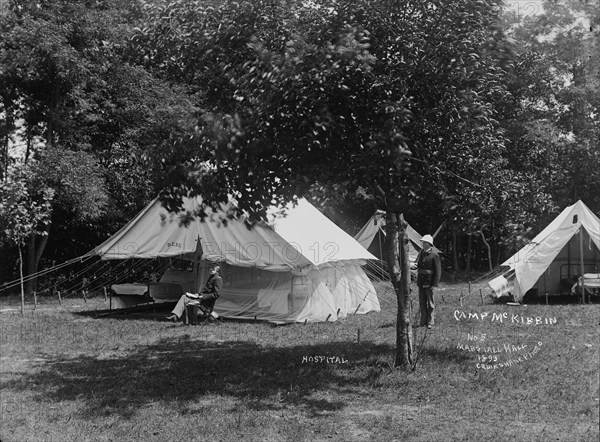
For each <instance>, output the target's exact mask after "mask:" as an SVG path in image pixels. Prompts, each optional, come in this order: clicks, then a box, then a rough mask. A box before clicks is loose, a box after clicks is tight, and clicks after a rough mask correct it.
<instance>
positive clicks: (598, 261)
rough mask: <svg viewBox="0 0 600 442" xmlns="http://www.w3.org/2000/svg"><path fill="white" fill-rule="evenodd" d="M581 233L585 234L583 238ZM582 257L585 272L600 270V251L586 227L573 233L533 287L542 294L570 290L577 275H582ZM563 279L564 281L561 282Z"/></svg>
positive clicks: (555, 293) (556, 293)
mask: <svg viewBox="0 0 600 442" xmlns="http://www.w3.org/2000/svg"><path fill="white" fill-rule="evenodd" d="M580 234H583V238H581V240H580V238H579V235H580ZM581 245H583V249H581ZM582 257H583V267H584V273H599V272H600V252H599V251H598V247H596V245H595V244H594V243H593V241H591V237H590V235H589V233H588V232H587V231H586V230H585V229H580V230H578V231H577V232H575V233H574V234H573V236H572V237H571V238H570V239H569V241H568V242H567V243H566V244H565V246H564V247H563V248H562V249H561V251H560V252H559V253H558V254H557V255H556V257H555V258H554V259H553V260H552V261H551V263H550V265H548V267H547V268H546V270H545V271H543V272H542V274H541V275H540V276H539V278H538V280H537V282H536V283H535V284H534V285H533V287H532V288H533V289H534V290H536V291H537V293H538V294H540V295H543V294H545V293H548V294H549V295H558V294H561V293H565V292H568V291H569V290H570V289H571V286H572V285H573V284H574V283H575V282H576V279H577V276H580V275H581V258H582ZM561 281H564V282H563V283H562V284H561Z"/></svg>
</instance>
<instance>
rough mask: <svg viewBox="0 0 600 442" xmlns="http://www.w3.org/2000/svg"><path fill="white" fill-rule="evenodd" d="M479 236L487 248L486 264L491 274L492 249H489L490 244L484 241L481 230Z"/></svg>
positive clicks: (492, 268)
mask: <svg viewBox="0 0 600 442" xmlns="http://www.w3.org/2000/svg"><path fill="white" fill-rule="evenodd" d="M479 234H480V235H481V239H482V240H483V243H484V244H485V247H486V248H487V254H488V264H489V266H490V272H491V271H492V270H494V267H493V263H492V248H491V247H490V244H489V243H488V242H487V241H486V239H485V235H484V234H483V230H480V231H479Z"/></svg>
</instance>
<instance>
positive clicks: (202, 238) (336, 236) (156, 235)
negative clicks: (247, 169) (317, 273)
mask: <svg viewBox="0 0 600 442" xmlns="http://www.w3.org/2000/svg"><path fill="white" fill-rule="evenodd" d="M201 204H202V199H201V197H194V198H183V210H182V211H181V212H180V213H177V214H174V213H169V212H168V211H167V210H166V209H165V208H164V207H163V205H162V204H161V203H160V201H159V200H158V198H156V199H154V200H153V201H152V202H151V203H150V204H148V205H147V206H146V207H145V208H144V209H143V210H142V211H141V212H140V213H139V214H138V215H137V216H136V217H135V218H133V219H132V220H131V221H129V223H127V224H126V225H125V226H124V227H123V228H122V229H121V230H119V231H118V232H117V233H116V234H115V235H113V236H112V237H110V238H109V239H108V240H106V241H105V242H104V243H103V244H101V245H100V246H98V247H96V248H95V249H94V250H93V251H91V252H90V253H89V255H99V256H100V257H101V258H102V259H105V260H108V259H127V258H156V257H168V256H181V255H185V254H194V255H199V254H200V253H201V254H202V258H204V259H208V260H211V261H225V262H227V263H228V264H231V265H235V266H242V267H258V268H262V269H264V270H272V271H286V270H290V269H291V268H303V267H306V266H311V265H317V266H318V265H322V264H325V263H328V262H335V261H345V260H364V259H375V257H374V256H373V255H371V254H370V253H369V252H367V251H366V250H365V249H364V248H362V247H361V246H360V244H358V243H357V242H356V241H355V240H354V239H353V238H352V237H351V236H350V235H348V234H346V233H345V232H344V231H342V230H341V229H340V228H339V227H338V226H336V225H335V224H334V223H333V222H331V221H330V220H329V219H328V218H327V217H326V216H325V215H323V214H322V213H321V212H320V211H318V210H317V209H316V208H315V207H314V206H312V205H311V204H310V203H309V202H308V201H306V200H305V199H300V200H299V202H298V205H297V206H296V207H291V205H290V206H288V212H287V216H285V217H271V220H270V222H269V223H264V222H263V223H257V224H256V225H254V226H253V227H252V228H250V229H249V228H248V227H247V226H246V224H245V223H244V218H240V219H235V220H227V222H226V223H223V222H222V220H223V218H225V212H224V210H222V211H218V212H217V213H214V214H210V215H209V216H208V217H207V218H206V219H205V220H204V221H201V220H200V219H199V218H197V217H196V218H193V217H190V216H189V215H190V214H192V213H194V212H195V211H197V210H198V209H199V208H200V207H201ZM223 209H226V208H225V207H224V208H223ZM271 212H274V210H271ZM184 220H185V221H187V223H184V222H183V221H184Z"/></svg>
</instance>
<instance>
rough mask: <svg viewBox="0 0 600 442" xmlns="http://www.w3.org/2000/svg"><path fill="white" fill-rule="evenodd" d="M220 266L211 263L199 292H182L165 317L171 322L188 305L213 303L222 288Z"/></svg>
mask: <svg viewBox="0 0 600 442" xmlns="http://www.w3.org/2000/svg"><path fill="white" fill-rule="evenodd" d="M220 268H221V267H220V266H219V264H217V263H213V264H211V265H210V276H209V277H208V280H207V281H206V285H205V286H204V288H203V289H202V291H201V292H200V294H198V293H184V294H183V295H182V296H181V298H179V301H177V305H176V306H175V308H174V309H173V311H172V312H171V316H169V317H168V318H167V319H168V320H170V321H173V322H176V321H178V320H179V318H181V315H183V312H184V311H185V308H186V307H187V306H188V305H210V304H211V303H212V304H213V305H214V303H215V301H216V300H217V298H218V297H219V295H220V294H221V289H222V288H223V278H221V276H219V270H220Z"/></svg>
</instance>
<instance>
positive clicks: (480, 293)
mask: <svg viewBox="0 0 600 442" xmlns="http://www.w3.org/2000/svg"><path fill="white" fill-rule="evenodd" d="M479 297H480V298H481V305H483V304H484V302H483V292H482V291H481V289H479Z"/></svg>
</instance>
